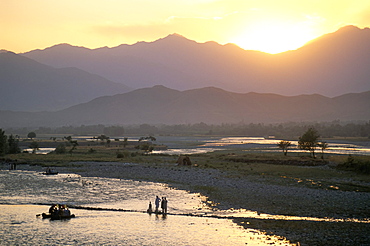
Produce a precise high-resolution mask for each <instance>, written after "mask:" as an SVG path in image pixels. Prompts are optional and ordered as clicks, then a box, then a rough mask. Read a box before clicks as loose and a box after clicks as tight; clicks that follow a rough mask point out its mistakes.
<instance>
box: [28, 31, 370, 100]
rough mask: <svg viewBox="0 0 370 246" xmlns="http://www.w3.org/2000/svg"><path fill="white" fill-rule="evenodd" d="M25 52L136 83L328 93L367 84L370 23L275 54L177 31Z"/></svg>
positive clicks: (364, 87) (47, 61) (139, 85)
mask: <svg viewBox="0 0 370 246" xmlns="http://www.w3.org/2000/svg"><path fill="white" fill-rule="evenodd" d="M23 55H24V56H26V57H29V58H32V59H34V60H37V61H39V62H41V63H44V64H47V65H50V66H53V67H57V68H63V67H77V68H80V69H83V70H85V71H88V72H91V73H96V74H99V75H100V76H103V77H105V78H107V79H109V80H112V81H115V82H119V83H124V84H126V85H128V86H130V87H132V88H145V87H151V86H154V85H157V84H161V85H164V86H166V87H169V88H173V89H177V90H188V89H195V88H202V87H209V86H215V87H218V88H222V89H225V90H228V91H233V92H259V93H277V94H281V95H300V94H314V93H316V94H321V95H325V96H330V97H332V96H339V95H342V94H346V93H353V92H363V91H368V90H370V81H369V78H370V69H369V64H370V29H369V28H365V29H359V28H357V27H354V26H347V27H343V28H341V29H339V30H338V31H336V32H334V33H331V34H327V35H324V36H322V37H320V38H318V39H316V40H313V41H311V42H309V43H308V44H307V45H305V46H303V47H302V48H300V49H298V50H294V51H288V52H284V53H280V54H276V55H270V54H266V53H262V52H257V51H246V50H243V49H241V48H239V47H237V46H236V45H232V44H227V45H220V44H217V43H215V42H207V43H197V42H195V41H192V40H189V39H186V38H185V37H182V36H180V35H177V34H173V35H169V36H167V37H165V38H163V39H159V40H157V41H154V42H149V43H148V42H139V43H136V44H134V45H125V44H123V45H120V46H117V47H114V48H108V47H103V48H99V49H93V50H91V49H87V48H83V47H75V46H71V45H68V44H60V45H56V46H53V47H50V48H47V49H45V50H34V51H30V52H28V53H25V54H23Z"/></svg>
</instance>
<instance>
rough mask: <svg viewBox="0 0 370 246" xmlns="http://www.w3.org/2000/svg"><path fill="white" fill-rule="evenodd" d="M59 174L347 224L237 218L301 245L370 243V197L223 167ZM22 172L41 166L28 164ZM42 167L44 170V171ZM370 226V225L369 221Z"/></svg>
mask: <svg viewBox="0 0 370 246" xmlns="http://www.w3.org/2000/svg"><path fill="white" fill-rule="evenodd" d="M71 164H73V165H71V166H70V167H60V168H58V171H59V172H73V173H77V174H80V175H81V176H89V177H107V178H121V179H131V180H142V181H152V182H160V183H166V184H168V185H169V186H171V187H174V188H178V189H184V190H188V191H190V192H200V193H201V194H202V195H205V196H207V197H208V199H209V200H210V201H212V202H213V203H214V204H215V206H214V209H220V210H226V209H239V208H242V209H246V210H252V211H256V212H257V213H266V214H272V215H274V214H275V215H290V216H300V217H317V218H334V219H341V220H343V222H308V221H304V220H303V221H280V220H265V219H258V218H257V219H256V218H245V219H243V218H242V219H235V222H236V223H238V224H239V225H241V226H244V227H246V228H248V227H249V228H255V229H260V230H265V231H266V233H270V234H276V235H279V236H283V237H286V238H288V239H289V240H292V241H293V242H296V243H297V244H298V242H299V245H370V243H368V242H370V233H369V232H370V223H354V222H353V221H351V220H353V219H360V220H362V221H367V220H369V218H370V193H367V192H347V191H340V190H325V189H313V188H308V187H297V186H289V185H277V184H271V182H266V181H267V180H264V179H265V178H264V177H258V178H256V177H251V178H248V176H246V177H244V178H240V177H239V176H237V175H234V174H232V173H228V172H223V171H220V170H217V169H201V168H198V167H189V166H177V165H175V164H172V163H167V164H166V163H163V164H134V163H119V162H74V163H71ZM20 168H24V169H28V170H29V168H32V169H34V168H37V167H31V166H28V168H27V167H26V166H24V167H22V166H20ZM38 168H40V167H38ZM368 222H369V221H368Z"/></svg>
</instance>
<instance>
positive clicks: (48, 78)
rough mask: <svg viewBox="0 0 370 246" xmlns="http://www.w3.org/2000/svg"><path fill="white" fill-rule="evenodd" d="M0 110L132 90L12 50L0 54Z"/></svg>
mask: <svg viewBox="0 0 370 246" xmlns="http://www.w3.org/2000/svg"><path fill="white" fill-rule="evenodd" d="M0 86H1V90H0V110H16V111H42V110H48V111H50V110H59V109H64V108H67V107H70V106H72V105H75V104H79V103H82V102H88V101H90V100H92V99H94V98H96V97H99V96H105V95H114V94H118V93H124V92H128V91H130V90H132V89H131V88H129V87H127V86H125V85H123V84H119V83H115V82H112V81H109V80H108V79H106V78H103V77H101V76H99V75H96V74H92V73H88V72H85V71H83V70H81V69H78V68H75V67H66V68H54V67H51V66H48V65H44V64H41V63H38V62H36V61H34V60H32V59H29V58H27V57H24V56H21V55H17V54H15V53H12V52H1V53H0Z"/></svg>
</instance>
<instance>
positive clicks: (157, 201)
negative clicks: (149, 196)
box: [155, 196, 161, 213]
mask: <svg viewBox="0 0 370 246" xmlns="http://www.w3.org/2000/svg"><path fill="white" fill-rule="evenodd" d="M160 202H161V198H159V197H158V196H157V197H156V198H155V213H158V208H159V203H160Z"/></svg>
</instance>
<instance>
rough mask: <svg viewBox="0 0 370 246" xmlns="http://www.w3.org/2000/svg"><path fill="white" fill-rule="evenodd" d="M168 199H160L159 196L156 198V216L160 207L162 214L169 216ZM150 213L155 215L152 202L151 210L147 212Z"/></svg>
mask: <svg viewBox="0 0 370 246" xmlns="http://www.w3.org/2000/svg"><path fill="white" fill-rule="evenodd" d="M167 202H168V201H167V198H166V197H162V199H161V198H159V196H156V198H155V201H154V204H155V210H154V212H155V213H156V214H158V213H159V205H161V209H162V214H167ZM147 212H148V213H153V206H152V202H149V208H148V210H147Z"/></svg>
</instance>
